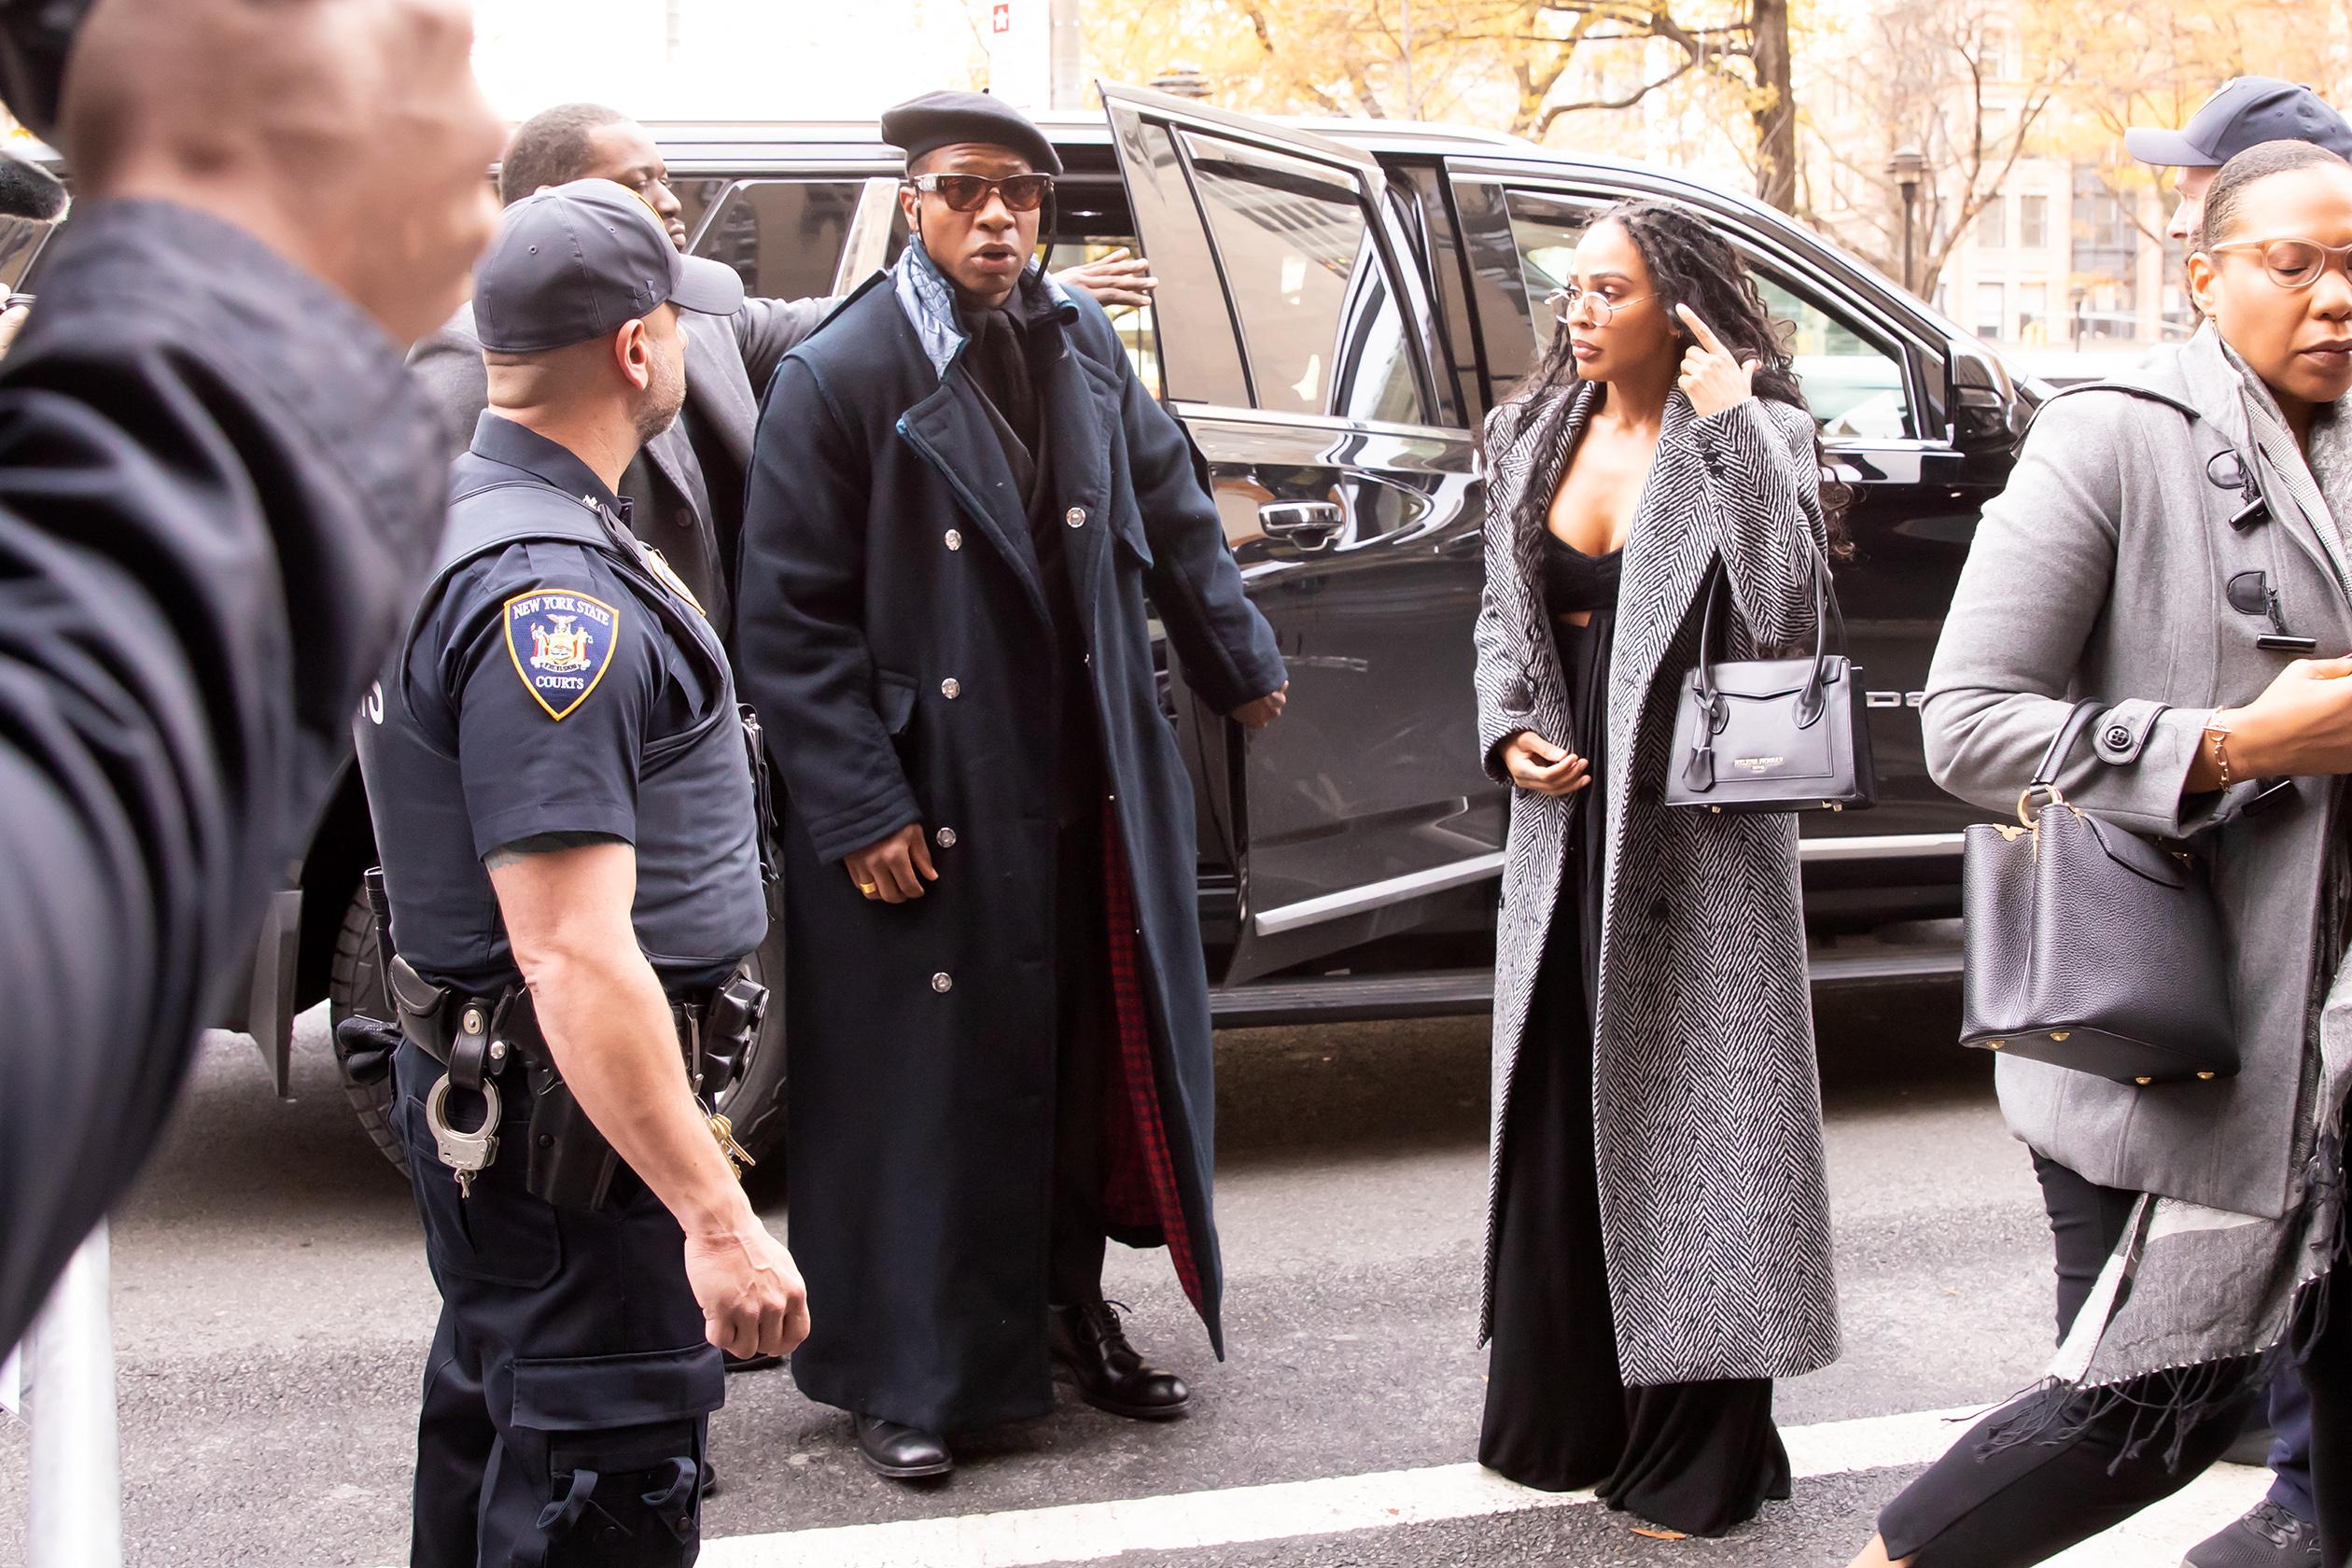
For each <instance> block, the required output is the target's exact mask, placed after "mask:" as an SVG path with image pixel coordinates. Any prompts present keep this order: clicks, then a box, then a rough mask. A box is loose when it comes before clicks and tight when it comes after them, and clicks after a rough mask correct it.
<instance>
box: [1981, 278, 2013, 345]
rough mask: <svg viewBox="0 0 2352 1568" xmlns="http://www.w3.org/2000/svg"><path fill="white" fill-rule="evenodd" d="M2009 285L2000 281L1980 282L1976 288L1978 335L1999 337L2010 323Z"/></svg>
mask: <svg viewBox="0 0 2352 1568" xmlns="http://www.w3.org/2000/svg"><path fill="white" fill-rule="evenodd" d="M2008 315H2009V286H2008V285H2007V284H2000V283H1980V284H1978V285H1977V290H1976V335H1977V336H1978V337H1980V338H1998V337H2000V336H2001V335H2002V329H2003V328H2004V327H2006V326H2007V325H2008V321H2007V317H2008Z"/></svg>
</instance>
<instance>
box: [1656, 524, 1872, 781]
mask: <svg viewBox="0 0 2352 1568" xmlns="http://www.w3.org/2000/svg"><path fill="white" fill-rule="evenodd" d="M1730 592H1731V585H1730V582H1729V579H1728V578H1727V577H1726V576H1725V573H1724V568H1723V563H1722V562H1721V561H1719V560H1718V561H1717V562H1715V565H1714V566H1713V567H1710V568H1709V577H1708V587H1707V608H1706V612H1705V615H1704V617H1703V618H1702V619H1701V622H1700V626H1699V663H1698V665H1697V667H1696V668H1694V669H1692V670H1691V672H1690V673H1689V674H1688V675H1687V676H1685V677H1684V678H1683V693H1682V702H1681V705H1680V706H1679V707H1676V708H1675V710H1674V741H1673V753H1672V762H1671V764H1670V765H1669V766H1668V768H1667V770H1666V804H1667V805H1687V806H1694V807H1697V808H1699V809H1701V810H1703V811H1716V812H1725V811H1732V812H1743V811H1850V810H1858V809H1860V808H1861V807H1863V806H1867V805H1869V804H1870V803H1871V802H1872V801H1873V800H1875V799H1876V798H1877V796H1878V777H1877V774H1876V772H1875V770H1874V768H1873V766H1872V763H1871V757H1870V730H1869V722H1868V721H1867V720H1866V718H1865V717H1864V714H1863V709H1862V693H1861V691H1860V688H1859V687H1858V686H1857V684H1856V683H1855V676H1857V675H1859V674H1860V673H1861V671H1860V669H1859V668H1858V667H1857V666H1856V665H1854V664H1853V663H1852V662H1850V661H1849V660H1848V659H1847V658H1846V656H1845V617H1844V616H1843V615H1842V614H1841V613H1840V611H1839V609H1838V595H1837V593H1836V591H1835V590H1833V589H1832V588H1831V587H1830V585H1829V563H1828V562H1827V561H1825V560H1823V559H1822V558H1821V555H1820V553H1819V552H1817V551H1816V552H1814V553H1813V657H1812V658H1810V659H1732V660H1717V659H1716V658H1715V610H1716V607H1717V606H1718V605H1720V604H1721V603H1722V602H1723V600H1724V598H1725V597H1726V596H1727V595H1729V594H1730ZM1832 623H1834V624H1835V625H1836V627H1837V651H1836V652H1834V653H1833V652H1831V651H1829V628H1830V626H1831V624H1832Z"/></svg>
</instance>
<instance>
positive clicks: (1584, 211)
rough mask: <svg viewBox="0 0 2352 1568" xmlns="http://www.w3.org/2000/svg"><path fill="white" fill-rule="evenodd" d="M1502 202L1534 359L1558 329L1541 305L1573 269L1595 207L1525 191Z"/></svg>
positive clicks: (1547, 309)
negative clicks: (1529, 323) (1532, 338)
mask: <svg viewBox="0 0 2352 1568" xmlns="http://www.w3.org/2000/svg"><path fill="white" fill-rule="evenodd" d="M1504 204H1505V211H1507V212H1508V213H1509V214H1510V219H1511V244H1512V245H1513V246H1514V247H1515V248H1516V249H1517V250H1518V251H1519V283H1520V286H1521V287H1524V288H1525V289H1526V290H1527V304H1528V313H1529V318H1530V320H1531V321H1532V322H1533V326H1534V329H1535V357H1536V358H1537V359H1541V358H1542V357H1544V354H1545V352H1546V351H1547V350H1548V349H1549V348H1550V347H1551V341H1552V334H1553V332H1555V331H1556V330H1558V329H1559V325H1560V322H1559V317H1557V316H1556V315H1553V314H1552V311H1551V309H1550V307H1549V306H1548V305H1547V304H1546V303H1545V301H1547V300H1549V299H1550V298H1551V297H1552V295H1554V294H1555V293H1557V292H1559V290H1560V288H1561V285H1563V284H1565V283H1566V282H1567V281H1568V277H1569V274H1570V273H1574V272H1575V270H1576V242H1578V241H1579V240H1581V239H1583V238H1584V231H1586V230H1587V229H1588V228H1589V227H1590V226H1591V224H1592V218H1593V214H1594V212H1595V211H1596V210H1597V209H1596V208H1594V207H1593V206H1592V205H1591V204H1590V203H1584V202H1563V201H1561V200H1560V199H1559V198H1557V197H1553V196H1540V195H1537V194H1536V193H1535V192H1533V191H1530V190H1514V191H1512V192H1510V193H1509V194H1508V195H1507V196H1506V197H1505V203H1504ZM1526 368H1527V369H1530V370H1532V369H1533V365H1532V364H1531V365H1530V366H1528V367H1526ZM1522 373H1524V371H1522Z"/></svg>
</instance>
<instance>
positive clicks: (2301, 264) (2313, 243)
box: [2205, 240, 2352, 289]
mask: <svg viewBox="0 0 2352 1568" xmlns="http://www.w3.org/2000/svg"><path fill="white" fill-rule="evenodd" d="M2205 250H2206V254H2208V255H2211V256H2219V255H2221V254H2222V253H2224V252H2225V251H2233V250H2250V251H2253V252H2254V253H2256V254H2257V255H2259V256H2260V257H2261V259H2262V271H2264V272H2265V273H2269V274H2270V280H2271V282H2273V283H2275V284H2276V285H2278V287H2281V288H2293V289H2303V288H2309V287H2311V286H2312V285H2313V284H2315V283H2317V282H2318V281H2319V278H2320V275H2321V274H2322V273H2325V272H2327V270H2328V268H2329V267H2330V266H2334V267H2337V268H2340V269H2342V271H2343V272H2344V273H2345V276H2347V277H2352V245H2321V244H2320V243H2319V242H2318V241H2317V240H2235V241H2233V242H2232V243H2230V244H2228V245H2208V246H2206V247H2205Z"/></svg>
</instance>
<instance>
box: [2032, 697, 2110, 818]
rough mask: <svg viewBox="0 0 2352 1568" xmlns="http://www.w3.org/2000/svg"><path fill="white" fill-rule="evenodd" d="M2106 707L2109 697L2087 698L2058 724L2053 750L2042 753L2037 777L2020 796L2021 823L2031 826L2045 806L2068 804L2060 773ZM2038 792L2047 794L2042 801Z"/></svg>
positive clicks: (2052, 743)
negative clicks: (2038, 796) (2076, 746)
mask: <svg viewBox="0 0 2352 1568" xmlns="http://www.w3.org/2000/svg"><path fill="white" fill-rule="evenodd" d="M2106 710H2107V699H2106V698H2104V697H2085V698H2083V699H2081V700H2080V701H2079V702H2077V703H2076V704H2075V705H2074V707H2071V708H2069V709H2068V710H2067V712H2066V718H2065V722H2063V723H2061V724H2060V725H2059V726H2058V733H2057V734H2056V735H2051V737H2050V749H2049V750H2047V751H2044V752H2043V753H2042V760H2041V761H2040V763H2037V764H2036V766H2035V768H2034V777H2032V778H2030V779H2028V780H2027V781H2026V784H2025V789H2024V792H2023V793H2022V794H2020V795H2019V796H2018V797H2017V819H2018V820H2019V821H2020V822H2023V823H2024V824H2025V826H2027V827H2029V828H2030V827H2032V826H2033V825H2034V818H2035V817H2036V816H2037V815H2038V814H2039V812H2040V810H2041V807H2042V806H2045V805H2065V804H2066V797H2065V794H2063V793H2062V792H2061V791H2059V788H2058V775H2059V774H2061V773H2062V772H2064V771H2065V766H2066V756H2067V753H2069V752H2071V751H2072V750H2073V749H2075V742H2076V741H2078V740H2080V739H2081V738H2082V732H2083V731H2085V730H2087V729H2089V728H2090V727H2091V721H2092V720H2093V719H2096V718H2097V717H2098V716H2099V715H2100V714H2101V713H2103V712H2105V711H2106ZM2037 794H2038V795H2040V796H2042V797H2043V798H2042V800H2041V801H2040V802H2039V803H2037V802H2036V801H2035V799H2034V797H2035V796H2036V795H2037Z"/></svg>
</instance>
